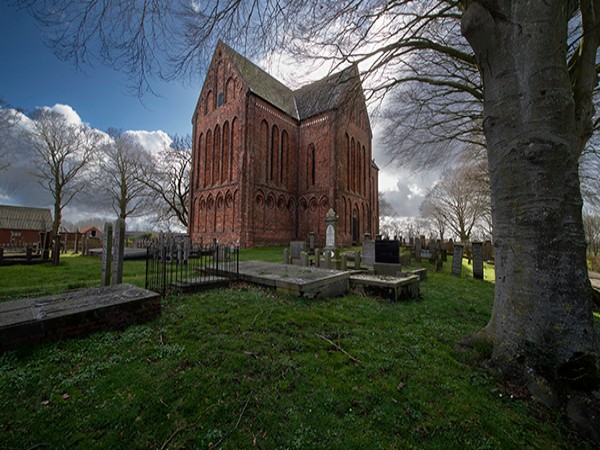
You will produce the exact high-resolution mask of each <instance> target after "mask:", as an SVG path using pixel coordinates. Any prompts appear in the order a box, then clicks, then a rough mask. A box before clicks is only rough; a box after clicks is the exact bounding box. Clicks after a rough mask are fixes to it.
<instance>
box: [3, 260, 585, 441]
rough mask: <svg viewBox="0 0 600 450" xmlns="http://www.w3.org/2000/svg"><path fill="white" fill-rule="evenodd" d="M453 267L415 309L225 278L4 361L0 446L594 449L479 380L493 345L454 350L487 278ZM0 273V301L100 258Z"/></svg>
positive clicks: (437, 277)
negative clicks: (136, 319) (143, 314)
mask: <svg viewBox="0 0 600 450" xmlns="http://www.w3.org/2000/svg"><path fill="white" fill-rule="evenodd" d="M280 250H281V249H280V248H279V249H276V250H274V251H273V252H272V253H271V252H270V251H269V250H266V249H260V250H252V251H248V252H249V253H248V254H251V255H254V256H253V257H256V255H259V254H262V256H264V257H265V258H267V259H268V258H275V256H274V255H275V254H276V253H277V259H276V260H279V257H280V255H281V252H280ZM248 254H243V255H242V259H251V258H247V256H248ZM269 255H270V256H269ZM423 266H424V267H429V265H428V263H424V264H423ZM449 268H450V264H449V263H448V264H446V265H445V270H446V272H445V273H439V274H436V273H431V272H430V273H429V274H428V279H427V281H425V282H423V283H422V284H421V293H422V298H421V299H420V300H418V301H408V302H403V303H396V304H392V303H390V302H389V301H387V300H385V299H381V298H371V297H367V296H365V295H363V294H362V293H361V292H358V291H357V292H353V293H351V294H349V295H346V296H345V297H340V298H328V299H318V300H310V299H303V298H296V297H288V296H281V295H277V294H275V293H274V292H272V291H268V290H264V289H260V288H257V287H254V286H250V285H245V284H235V285H233V286H232V287H231V288H229V289H222V290H214V291H206V292H201V293H197V294H194V295H189V296H170V297H167V298H166V299H165V300H164V301H163V312H162V315H161V316H160V317H159V318H157V319H155V320H153V321H151V322H148V323H146V324H141V325H134V326H131V327H129V328H127V329H125V330H121V331H111V332H103V333H97V334H94V335H92V336H90V337H87V338H84V339H76V340H69V341H63V342H57V343H49V344H45V345H42V346H40V347H37V348H34V349H30V350H19V351H12V352H7V353H4V354H2V355H0V436H1V437H0V442H1V444H0V447H3V448H42V447H44V448H46V447H47V448H82V449H89V448H107V449H113V448H144V449H146V448H159V449H165V448H172V449H175V448H227V449H237V448H255V447H256V448H292V449H359V448H360V449H376V448H386V449H388V448H389V449H394V448H419V449H440V448H445V449H452V448H456V449H463V448H469V449H471V448H480V449H488V448H502V449H510V448H515V449H517V448H518V449H520V448H544V449H559V448H583V449H585V448H593V445H592V444H591V443H588V442H586V441H584V440H581V439H580V438H579V437H578V436H577V435H574V434H572V433H570V432H569V429H568V426H567V423H566V421H565V419H564V417H563V416H562V415H561V413H560V412H553V411H549V410H547V409H545V408H543V407H542V406H540V405H539V404H537V403H533V402H530V401H529V400H528V399H527V398H526V396H525V395H524V390H523V389H522V387H520V386H511V385H505V384H502V383H501V382H500V381H499V379H498V378H496V377H495V376H494V375H493V374H490V373H488V372H486V371H485V370H483V369H482V368H481V367H480V366H479V364H478V363H479V361H480V359H481V358H483V357H484V356H485V355H486V354H487V352H489V349H487V348H478V349H476V351H475V352H465V351H463V350H461V347H460V346H459V345H457V344H458V343H459V342H460V341H461V339H462V338H463V337H464V336H466V335H468V334H470V333H473V332H475V331H477V330H478V329H479V328H481V327H482V326H484V325H485V324H486V322H487V320H488V319H489V315H490V311H491V305H492V297H493V284H492V283H491V282H489V281H481V280H473V279H471V278H468V277H462V278H456V277H453V276H451V275H449V273H448V272H447V271H449ZM6 269H8V272H5V270H6ZM463 269H464V271H463V274H464V275H466V272H467V271H468V270H470V269H469V266H468V265H467V264H466V261H465V263H464V267H463ZM486 269H489V268H488V267H486ZM143 270H144V269H143V263H140V262H126V264H125V275H124V279H125V281H126V282H133V283H134V284H137V285H143V281H144V274H143ZM0 272H1V273H2V275H3V276H2V277H1V278H0V292H2V293H3V294H2V295H3V296H4V297H3V298H2V300H7V299H8V298H12V297H13V295H24V294H27V293H32V294H35V295H40V294H42V293H50V292H56V291H60V290H65V289H70V288H73V287H81V286H87V285H90V284H91V285H94V284H96V285H97V284H98V283H99V277H100V261H99V260H94V259H90V258H85V257H67V258H63V260H62V262H61V265H60V266H59V267H58V268H53V267H50V266H44V267H41V266H37V267H20V268H19V267H12V268H5V267H3V268H0ZM487 272H488V273H489V270H488V271H487ZM5 273H8V274H9V277H8V278H11V280H7V277H6V276H4V274H5ZM7 290H8V292H10V294H9V295H5V292H6V291H7Z"/></svg>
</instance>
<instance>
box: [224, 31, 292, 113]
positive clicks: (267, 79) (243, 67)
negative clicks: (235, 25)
mask: <svg viewBox="0 0 600 450" xmlns="http://www.w3.org/2000/svg"><path fill="white" fill-rule="evenodd" d="M221 44H222V45H223V48H225V50H226V51H227V53H228V54H229V57H230V58H231V60H232V61H233V63H234V64H235V66H236V67H237V69H238V71H239V73H240V75H241V76H242V78H243V79H244V81H245V82H246V84H247V85H248V87H249V88H250V90H251V91H252V92H253V93H255V94H256V95H257V96H259V97H260V98H262V99H264V100H266V101H268V102H269V103H271V104H273V105H274V106H277V107H278V108H279V109H281V110H282V111H283V112H285V113H287V114H289V115H290V116H292V117H295V118H298V110H297V109H296V100H295V99H294V93H293V91H292V90H291V89H290V88H288V87H287V86H286V85H285V84H283V83H281V82H280V81H278V80H276V79H275V78H274V77H272V76H271V75H269V74H268V73H267V72H265V71H264V70H262V69H261V68H260V67H258V66H257V65H256V64H254V63H252V62H250V61H249V60H247V59H246V58H245V57H243V56H242V55H240V54H239V53H238V52H236V51H235V50H233V49H232V48H231V47H229V46H227V45H226V44H223V43H222V42H221Z"/></svg>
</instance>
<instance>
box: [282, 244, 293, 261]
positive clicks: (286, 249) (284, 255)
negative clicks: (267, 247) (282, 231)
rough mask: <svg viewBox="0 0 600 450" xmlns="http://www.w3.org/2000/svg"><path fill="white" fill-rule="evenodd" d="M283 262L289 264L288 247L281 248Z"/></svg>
mask: <svg viewBox="0 0 600 450" xmlns="http://www.w3.org/2000/svg"><path fill="white" fill-rule="evenodd" d="M283 263H284V264H291V263H292V261H291V259H290V249H289V248H287V247H286V248H284V249H283Z"/></svg>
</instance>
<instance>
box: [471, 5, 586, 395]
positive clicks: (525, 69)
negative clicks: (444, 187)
mask: <svg viewBox="0 0 600 450" xmlns="http://www.w3.org/2000/svg"><path fill="white" fill-rule="evenodd" d="M467 3H468V7H467V8H466V10H465V13H464V15H463V22H462V26H463V34H464V35H465V36H466V37H467V39H468V40H469V42H470V44H471V46H472V47H473V49H474V51H475V53H476V55H477V59H478V62H479V66H480V71H481V73H482V77H483V82H484V132H485V136H486V140H487V145H488V161H489V171H490V183H491V195H492V214H493V227H494V245H495V246H496V267H495V269H496V287H495V295H494V307H493V312H492V317H491V319H490V322H489V324H488V325H487V327H486V329H485V330H484V335H485V336H486V337H487V338H489V339H490V340H491V342H492V343H493V354H492V359H493V361H494V363H495V365H496V366H497V367H498V368H500V369H501V370H502V371H503V372H504V373H505V375H507V376H510V377H517V378H520V379H522V380H523V379H524V380H531V379H532V374H533V376H534V377H543V379H545V380H548V381H549V382H550V383H551V385H553V386H557V385H562V384H563V383H567V384H579V385H580V386H581V384H582V383H583V382H584V381H585V382H593V381H594V379H595V377H596V373H597V366H598V343H597V337H596V333H595V330H594V325H593V316H592V297H591V286H590V282H589V279H588V274H587V268H586V259H585V250H586V243H585V237H584V232H583V224H582V218H581V208H582V199H581V193H580V189H579V177H578V159H579V155H580V153H581V150H582V146H583V145H584V144H585V142H586V140H587V138H588V137H589V136H586V135H585V134H584V133H587V130H588V129H589V127H587V122H589V124H590V125H591V115H590V114H589V111H593V109H592V108H591V102H590V104H589V110H588V111H587V114H588V116H589V117H582V109H581V107H580V106H581V105H578V104H577V99H576V96H575V95H574V92H573V88H572V84H571V80H570V78H569V72H568V70H567V55H566V50H567V48H566V33H567V23H568V18H569V11H568V10H567V5H568V4H569V3H570V2H566V1H564V0H551V1H544V2H542V1H533V0H532V1H526V0H513V1H503V2H488V1H483V0H482V1H471V2H467ZM582 3H583V2H582ZM489 5H494V7H491V6H489ZM596 48H597V44H596ZM593 59H594V60H593V61H592V62H591V63H592V64H594V63H595V51H594V54H593ZM594 82H595V81H594ZM592 86H593V84H592ZM590 93H591V91H590ZM585 112H586V111H584V113H585ZM584 122H585V123H584ZM582 123H583V124H584V125H585V126H582Z"/></svg>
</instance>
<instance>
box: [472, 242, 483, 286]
mask: <svg viewBox="0 0 600 450" xmlns="http://www.w3.org/2000/svg"><path fill="white" fill-rule="evenodd" d="M473 278H477V279H479V280H483V244H482V243H481V242H473Z"/></svg>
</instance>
